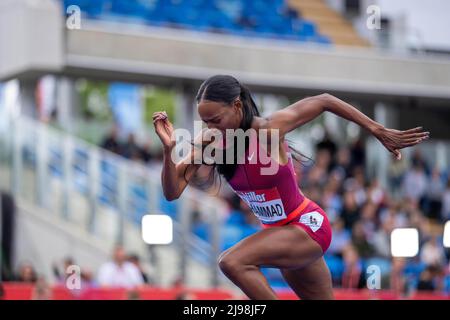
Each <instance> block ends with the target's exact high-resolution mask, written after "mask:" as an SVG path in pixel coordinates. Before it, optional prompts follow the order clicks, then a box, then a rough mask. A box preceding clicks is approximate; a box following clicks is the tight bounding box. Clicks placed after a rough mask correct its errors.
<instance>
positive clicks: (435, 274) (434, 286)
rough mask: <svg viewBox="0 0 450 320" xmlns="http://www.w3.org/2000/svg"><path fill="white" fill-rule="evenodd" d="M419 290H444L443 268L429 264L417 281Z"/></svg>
mask: <svg viewBox="0 0 450 320" xmlns="http://www.w3.org/2000/svg"><path fill="white" fill-rule="evenodd" d="M417 290H419V291H440V290H442V270H441V268H439V267H438V266H432V265H430V266H427V267H426V269H425V270H424V271H422V273H421V274H420V278H419V282H418V283H417Z"/></svg>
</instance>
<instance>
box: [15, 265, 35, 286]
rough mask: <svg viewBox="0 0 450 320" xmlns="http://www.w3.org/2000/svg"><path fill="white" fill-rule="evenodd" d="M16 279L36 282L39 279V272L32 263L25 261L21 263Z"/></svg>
mask: <svg viewBox="0 0 450 320" xmlns="http://www.w3.org/2000/svg"><path fill="white" fill-rule="evenodd" d="M16 281H17V282H27V283H35V282H36V281H37V274H36V271H35V270H34V267H33V265H32V264H31V263H29V262H24V263H22V264H21V265H20V267H19V271H18V273H17V276H16Z"/></svg>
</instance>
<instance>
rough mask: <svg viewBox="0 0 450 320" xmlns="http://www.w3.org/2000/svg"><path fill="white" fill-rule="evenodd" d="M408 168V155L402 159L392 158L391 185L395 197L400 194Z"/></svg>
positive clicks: (390, 167) (390, 168) (390, 166)
mask: <svg viewBox="0 0 450 320" xmlns="http://www.w3.org/2000/svg"><path fill="white" fill-rule="evenodd" d="M407 170H408V162H407V160H406V157H402V158H401V159H400V160H397V159H392V160H391V163H390V165H389V171H388V173H389V185H390V188H391V191H392V195H393V196H394V197H398V196H399V195H400V189H401V187H402V181H403V178H404V176H405V173H406V171H407Z"/></svg>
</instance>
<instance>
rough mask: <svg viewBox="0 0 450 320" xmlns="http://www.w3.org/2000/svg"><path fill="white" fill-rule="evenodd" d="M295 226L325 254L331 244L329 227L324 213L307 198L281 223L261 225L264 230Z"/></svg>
mask: <svg viewBox="0 0 450 320" xmlns="http://www.w3.org/2000/svg"><path fill="white" fill-rule="evenodd" d="M290 224H293V225H296V226H299V227H300V228H302V229H303V230H305V231H306V233H308V234H309V236H310V237H311V238H312V239H313V240H314V241H316V242H317V243H318V244H319V245H320V247H321V248H322V251H323V253H325V252H326V251H327V250H328V248H329V246H330V243H331V226H330V222H329V221H328V218H327V215H326V213H325V211H323V210H322V208H321V207H319V206H318V205H317V204H316V203H315V202H314V201H311V200H309V199H307V198H305V199H304V200H303V202H302V203H301V204H300V205H299V206H298V207H297V209H295V210H294V211H293V212H291V213H290V214H288V216H287V218H286V219H284V220H283V221H279V222H277V223H272V224H264V223H263V224H262V226H263V227H264V228H271V227H277V226H278V227H279V226H286V225H290Z"/></svg>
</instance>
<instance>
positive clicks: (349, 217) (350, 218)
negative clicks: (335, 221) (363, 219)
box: [341, 191, 359, 230]
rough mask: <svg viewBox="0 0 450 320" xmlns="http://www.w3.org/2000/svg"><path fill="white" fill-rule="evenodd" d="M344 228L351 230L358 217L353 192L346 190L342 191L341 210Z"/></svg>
mask: <svg viewBox="0 0 450 320" xmlns="http://www.w3.org/2000/svg"><path fill="white" fill-rule="evenodd" d="M341 217H342V219H343V221H344V225H345V228H346V229H348V230H351V229H352V228H353V224H354V223H355V222H356V221H357V220H358V219H359V210H358V206H357V204H356V200H355V194H354V192H351V191H347V192H346V193H344V208H343V209H342V212H341Z"/></svg>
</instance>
